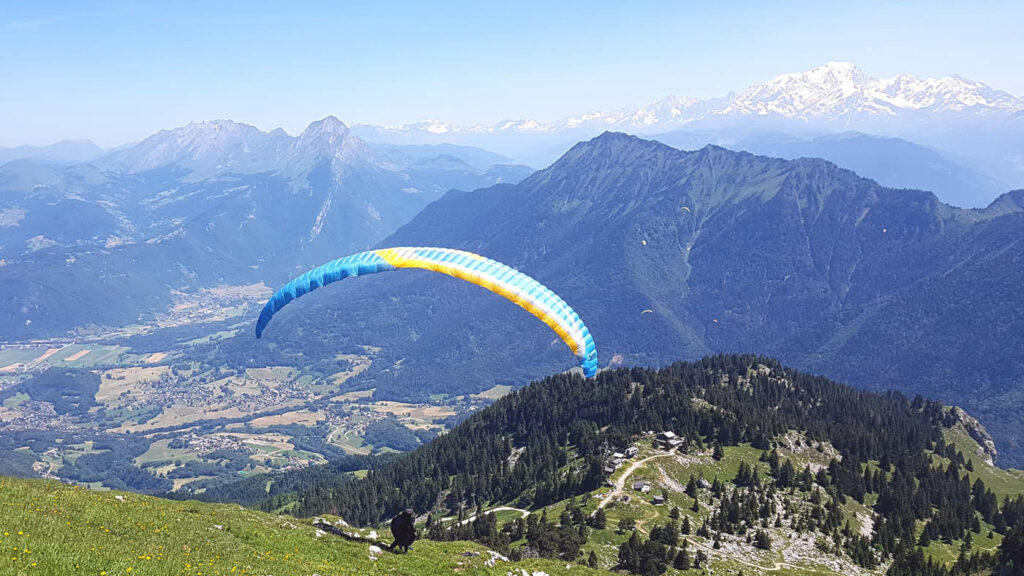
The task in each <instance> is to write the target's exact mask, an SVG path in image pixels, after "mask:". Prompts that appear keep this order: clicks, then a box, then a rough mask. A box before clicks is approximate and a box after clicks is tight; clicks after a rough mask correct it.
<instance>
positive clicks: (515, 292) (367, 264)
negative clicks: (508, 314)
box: [256, 247, 597, 378]
mask: <svg viewBox="0 0 1024 576" xmlns="http://www.w3.org/2000/svg"><path fill="white" fill-rule="evenodd" d="M402 268H422V269H424V270H433V271H434V272H440V273H442V274H447V275H449V276H454V277H456V278H460V279H462V280H465V281H467V282H472V283H473V284H476V285H477V286H482V287H484V288H486V289H488V290H490V291H491V292H495V293H497V294H500V295H502V296H504V297H505V298H507V299H509V300H511V301H512V302H515V303H516V304H518V305H519V306H521V307H523V308H525V309H526V310H527V311H529V312H530V313H531V314H533V315H534V316H536V317H537V318H540V319H541V321H543V322H544V323H545V324H547V325H548V326H549V327H551V329H552V330H554V331H555V333H556V334H558V336H559V337H560V338H561V339H562V341H563V342H565V343H566V345H568V346H569V348H570V349H571V350H572V351H573V353H575V354H576V356H577V357H578V358H579V359H580V367H581V368H583V375H584V376H585V377H587V378H591V377H593V376H594V375H595V374H597V348H596V347H595V346H594V339H593V338H591V337H590V331H589V330H588V329H587V327H586V325H585V324H583V321H582V320H581V319H580V317H579V316H578V315H577V314H576V312H575V311H574V310H573V309H572V308H570V307H569V305H568V304H566V303H565V301H564V300H562V299H561V298H559V296H558V295H557V294H555V293H554V292H552V291H551V290H549V289H547V288H546V287H545V286H544V285H543V284H541V283H540V282H537V281H536V280H534V279H533V278H530V277H529V276H527V275H526V274H523V273H522V272H519V271H518V270H516V269H514V268H512V267H509V266H506V265H504V264H502V263H501V262H496V261H494V260H491V259H490V258H484V257H483V256H480V255H478V254H473V253H472V252H465V251H462V250H452V249H449V248H421V247H403V248H384V249H381V250H371V251H369V252H361V253H359V254H353V255H351V256H346V257H344V258H339V259H337V260H333V261H331V262H328V263H327V264H324V265H322V266H319V267H317V268H314V269H312V270H310V271H309V272H306V273H305V274H303V275H302V276H299V277H298V278H295V279H294V280H292V281H291V282H289V283H288V284H286V285H285V286H284V287H283V288H281V289H280V290H278V291H277V292H276V293H275V294H274V295H273V296H272V297H271V298H270V300H269V301H268V302H267V303H266V305H265V306H264V307H263V311H262V312H260V318H259V320H258V321H257V322H256V337H257V338H259V337H260V336H262V334H263V330H264V329H265V328H266V327H267V323H268V322H270V319H271V318H272V317H273V316H274V314H275V313H276V312H277V311H278V310H280V309H281V308H283V307H284V306H285V305H286V304H288V303H289V302H291V301H292V300H294V299H296V298H298V297H300V296H302V295H303V294H306V293H307V292H310V291H312V290H315V289H317V288H319V287H321V286H326V285H327V284H330V283H331V282H337V281H338V280H343V279H345V278H348V277H349V276H363V275H366V274H376V273H378V272H389V271H392V270H399V269H402Z"/></svg>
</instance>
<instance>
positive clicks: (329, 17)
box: [0, 0, 1024, 146]
mask: <svg viewBox="0 0 1024 576" xmlns="http://www.w3.org/2000/svg"><path fill="white" fill-rule="evenodd" d="M127 4H128V3H127V2H124V3H121V2H110V3H106V2H81V1H73V2H22V1H7V0H0V146H12V145H17V144H46V143H50V142H53V141H56V140H59V139H61V138H82V137H86V138H92V139H93V140H95V141H96V142H97V143H99V144H101V145H104V146H111V145H116V144H121V143H123V142H126V141H130V140H137V139H141V138H143V137H145V136H147V135H149V134H151V133H153V132H155V131H157V130H159V129H161V128H170V127H175V126H179V125H183V124H186V123H188V122H189V121H192V120H208V119H214V118H231V119H234V120H237V121H241V122H247V123H251V124H255V125H256V126H259V127H260V128H262V129H264V130H268V129H271V128H274V127H278V126H281V127H283V128H284V129H285V130H287V131H289V132H292V133H295V132H297V131H301V129H302V128H303V127H304V126H305V125H306V124H308V123H309V122H310V121H312V120H314V119H318V118H321V117H323V116H326V115H328V114H334V115H336V116H338V117H339V118H341V119H342V120H344V121H345V122H348V123H374V124H386V125H394V124H401V123H407V122H415V121H419V120H423V119H427V118H436V119H440V120H445V121H451V122H456V123H459V124H473V123H493V122H496V121H498V120H501V119H506V118H534V119H538V120H545V121H546V120H554V119H557V118H560V117H562V116H566V115H569V114H574V113H578V112H583V111H591V110H611V109H617V108H620V107H622V106H626V105H630V104H645V103H647V102H649V101H651V100H655V99H658V98H661V97H663V96H666V95H668V94H678V95H685V96H695V97H706V96H714V95H720V94H724V93H726V92H728V91H729V90H741V89H743V88H745V87H746V86H747V85H748V84H751V83H754V82H761V81H764V80H767V79H769V78H771V77H772V76H774V75H776V74H780V73H784V72H796V71H801V70H805V69H808V68H811V67H814V66H817V65H820V64H823V63H825V62H826V61H829V60H846V61H851V62H854V63H856V64H857V65H858V66H860V67H861V68H863V69H864V70H865V71H866V72H868V73H869V74H872V75H875V76H892V75H895V74H899V73H904V72H907V73H914V74H917V75H920V76H941V75H946V74H960V75H962V76H965V77H968V78H971V79H975V80H979V81H982V82H985V83H987V84H990V85H992V86H994V87H996V88H1001V89H1004V90H1007V91H1009V92H1011V93H1012V94H1015V95H1017V96H1021V95H1024V72H1022V70H1024V34H1022V33H1021V30H1020V23H1021V22H1024V2H1009V1H1007V2H977V1H976V2H971V3H969V5H968V3H966V2H963V3H959V4H960V5H959V6H958V5H953V4H950V3H946V2H938V1H934V0H932V1H922V2H877V1H860V2H850V3H848V4H849V5H848V6H846V7H825V6H822V5H824V4H831V3H829V2H750V3H740V2H728V3H726V2H722V3H715V2H693V3H688V2H678V1H677V2H644V1H632V2H622V1H615V2H596V1H594V0H590V1H580V2H574V1H573V2H570V1H553V0H552V1H544V2H493V3H492V2H483V1H475V2H443V1H441V0H435V1H424V2H418V1H417V2H388V1H376V2H365V3H347V2H324V3H319V2H317V3H311V2H275V3H269V2H267V3H264V2H256V1H244V2H208V1H204V2H195V3H191V2H146V3H141V2H140V3H136V4H134V5H130V6H129V5H127ZM714 4H722V5H723V6H714Z"/></svg>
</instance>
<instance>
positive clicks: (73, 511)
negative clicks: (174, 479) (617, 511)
mask: <svg viewBox="0 0 1024 576" xmlns="http://www.w3.org/2000/svg"><path fill="white" fill-rule="evenodd" d="M0 550H2V551H3V556H0V573H2V574H5V575H7V574H10V575H12V576H21V575H26V576H27V575H37V574H38V575H54V576H65V575H71V574H88V575H94V576H114V575H123V574H132V575H135V574H139V575H161V574H174V575H178V576H180V575H185V574H187V575H194V576H200V575H217V574H261V575H263V574H273V575H274V576H287V575H292V574H294V575H303V576H309V575H310V574H322V575H324V576H326V575H328V574H330V575H335V574H408V575H420V574H423V575H435V574H453V573H456V572H463V573H471V574H496V575H497V574H500V575H502V576H504V575H505V574H507V573H509V572H510V571H512V570H513V568H515V569H517V570H518V569H520V568H522V569H526V570H529V571H530V573H531V574H532V573H533V571H543V572H546V573H547V574H550V575H552V576H554V575H557V574H567V573H569V572H570V571H571V573H572V574H601V573H603V572H597V571H592V570H589V569H586V568H584V567H582V566H578V565H573V566H572V568H571V569H567V568H566V564H565V563H564V562H552V561H544V560H526V561H523V562H520V563H517V564H514V565H513V564H506V563H504V562H498V563H497V566H495V567H488V566H486V565H485V561H486V560H487V559H488V558H490V555H489V554H487V552H486V549H485V548H483V547H482V546H479V545H477V544H472V543H466V542H445V543H438V542H429V541H422V542H418V543H417V545H416V546H415V550H414V551H413V552H411V553H410V554H408V555H395V554H389V553H387V552H385V553H383V554H381V555H380V557H379V558H378V559H377V560H376V561H372V560H370V559H369V553H368V551H369V544H367V543H359V542H350V541H347V540H343V539H341V538H338V537H335V536H331V535H322V536H319V537H318V536H317V530H316V529H315V528H313V527H312V526H311V525H310V524H308V523H306V522H305V521H301V520H296V519H294V518H290V517H279V516H273V515H269V514H264V513H260V512H254V511H250V510H245V509H242V508H240V507H238V506H235V505H216V504H205V503H197V502H173V501H168V500H161V499H159V498H153V497H148V496H140V495H137V494H130V493H118V492H99V491H91V490H86V489H83V488H78V487H72V486H67V485H64V484H61V483H58V482H50V481H41V480H20V479H14V478H0ZM469 551H473V552H480V553H481V554H480V555H479V556H476V557H464V556H462V554H463V553H464V552H469ZM517 574H521V573H519V572H517Z"/></svg>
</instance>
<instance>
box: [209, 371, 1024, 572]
mask: <svg viewBox="0 0 1024 576" xmlns="http://www.w3.org/2000/svg"><path fill="white" fill-rule="evenodd" d="M956 418H957V417H956V415H955V413H953V412H951V411H950V410H948V409H946V408H945V407H943V406H942V405H940V404H938V403H935V402H932V401H928V400H924V399H922V398H920V397H917V398H914V399H908V398H906V397H904V396H902V395H900V394H898V393H887V394H877V393H870V392H865V391H861V390H857V389H854V388H851V387H848V386H845V385H841V384H837V383H834V382H831V381H829V380H827V379H826V378H823V377H820V376H815V375H810V374H805V373H801V372H798V371H794V370H791V369H788V368H785V367H783V366H781V365H780V364H779V363H778V362H776V361H774V360H771V359H768V358H763V357H758V356H736V355H719V356H713V357H707V358H704V359H702V360H699V361H696V362H686V363H676V364H673V365H670V366H668V367H665V368H663V369H660V370H653V369H645V368H630V369H626V368H623V369H618V370H609V371H605V372H602V373H601V374H599V375H598V377H597V378H596V380H590V381H585V380H583V379H582V378H580V377H579V376H577V375H571V374H560V375H556V376H552V377H549V378H546V379H544V380H542V381H539V382H536V383H534V384H532V385H530V386H528V387H526V388H523V389H520V390H518V391H515V392H513V393H511V394H509V395H507V396H505V397H504V398H502V399H500V400H499V401H497V402H496V403H495V404H494V405H492V406H490V407H488V408H487V409H485V410H483V411H481V412H480V413H477V414H475V415H474V416H472V417H470V418H469V419H467V420H466V421H465V422H463V423H462V424H460V425H459V426H457V427H456V428H455V429H453V430H452V431H451V432H450V433H448V434H445V435H443V436H441V437H439V438H437V439H435V440H434V441H433V442H431V443H430V444H428V445H426V446H423V447H421V448H420V449H418V450H416V451H414V452H412V453H409V454H406V455H404V456H401V457H398V458H396V459H395V460H394V461H392V462H390V463H388V464H385V465H383V466H381V467H379V468H377V469H374V470H370V471H369V472H368V473H367V475H366V477H365V478H363V479H351V478H350V477H348V476H344V475H330V474H310V473H308V472H307V473H305V481H303V482H297V481H295V480H296V479H297V477H296V476H290V475H285V476H284V479H287V482H286V484H287V486H288V488H289V489H288V490H280V489H272V496H271V497H269V498H265V499H264V500H262V502H260V503H259V505H260V506H261V507H264V508H267V509H277V508H281V507H286V508H287V509H289V510H290V511H291V512H292V513H294V514H296V515H299V516H309V515H314V514H319V513H324V512H333V513H337V514H339V515H340V516H342V517H343V518H345V519H346V520H348V521H349V522H352V523H356V524H361V525H367V524H377V523H379V522H381V521H384V520H386V519H387V518H388V517H390V516H391V515H393V514H395V513H396V512H397V511H398V510H401V509H404V508H406V507H412V508H414V509H416V510H417V511H419V512H421V513H423V512H430V513H431V514H430V520H429V524H428V534H429V535H430V537H432V538H435V539H451V538H467V539H475V540H479V541H481V542H485V543H487V544H488V545H490V546H493V547H495V548H497V549H501V550H506V551H510V552H512V553H513V554H523V553H526V552H527V551H532V553H537V554H539V555H542V556H553V557H560V558H563V559H566V560H578V559H579V558H578V557H579V556H580V554H581V547H582V546H583V545H584V544H585V543H586V542H587V537H588V534H589V533H590V531H592V530H600V529H606V526H604V525H603V523H604V510H602V509H600V507H598V508H597V509H596V510H595V509H594V506H593V501H592V499H590V493H591V492H592V491H594V490H596V489H598V488H599V487H601V486H602V484H603V483H604V482H605V480H606V479H607V474H606V473H605V471H604V469H603V462H604V458H605V457H606V454H607V452H608V451H609V450H614V449H617V448H619V447H624V446H628V445H630V444H631V443H633V442H635V441H636V440H637V439H638V438H640V437H642V436H643V435H644V434H645V433H646V432H648V431H664V430H671V431H673V432H675V433H676V434H678V435H679V436H681V437H682V438H684V439H686V440H687V443H688V446H685V447H684V448H683V449H686V450H689V451H690V452H692V453H698V452H700V453H705V452H713V453H714V455H715V456H714V457H715V459H720V458H721V454H722V449H723V447H731V446H737V445H741V444H742V445H748V446H750V447H753V448H754V449H756V450H760V452H761V458H760V463H759V462H756V461H755V462H750V463H749V464H748V463H746V462H743V463H742V465H741V466H740V470H739V472H738V473H737V474H736V475H735V477H734V478H731V479H725V480H726V481H725V482H723V481H721V480H720V479H718V478H716V479H715V482H714V484H712V485H710V486H706V487H699V486H698V485H696V484H695V482H694V479H693V478H692V477H691V479H690V484H691V485H690V486H687V491H686V494H687V497H688V498H691V501H692V509H693V511H695V512H696V511H698V510H702V509H707V510H704V512H702V514H704V515H702V516H694V517H693V518H694V521H693V522H691V520H690V518H686V522H685V523H682V522H679V521H677V520H672V521H671V522H668V523H666V524H664V525H656V526H654V527H653V528H650V529H648V530H646V531H645V534H644V533H637V534H636V535H635V537H630V538H629V539H628V540H627V541H625V542H624V543H623V544H622V547H621V548H620V552H619V564H618V566H619V567H620V568H624V569H626V570H629V571H631V572H634V573H641V574H648V573H653V574H660V573H662V572H664V570H665V569H666V567H668V566H676V567H677V568H678V567H679V565H682V564H686V565H693V563H698V564H699V562H700V560H701V555H703V554H704V553H703V550H698V551H697V553H694V551H693V549H692V548H691V549H690V551H687V550H686V542H687V536H688V535H689V534H691V533H692V534H694V535H695V536H696V537H699V538H702V539H703V540H704V541H706V542H714V544H715V547H716V548H717V547H718V546H719V539H720V538H724V537H725V536H723V535H733V536H739V537H743V538H747V539H748V541H749V542H751V543H752V545H755V546H757V547H758V548H761V547H770V546H771V538H770V537H769V536H768V534H767V532H765V529H769V530H770V528H771V527H773V526H774V527H776V528H779V527H782V526H786V527H787V528H788V529H790V530H792V531H793V532H794V533H814V534H820V535H821V536H820V538H819V540H820V541H819V544H818V546H819V549H821V550H824V551H827V552H828V553H834V554H837V555H842V556H845V557H847V558H849V559H851V560H852V561H853V562H855V563H856V564H858V565H860V566H862V567H864V568H868V569H874V568H877V567H879V566H884V565H885V564H886V563H888V564H889V567H888V569H887V570H888V573H889V574H893V575H902V574H936V575H947V574H968V573H974V572H976V571H978V570H984V569H990V568H991V569H994V567H996V566H998V565H1000V563H1001V565H1002V566H1003V567H1004V568H1005V567H1006V566H1010V567H1011V569H1012V567H1013V566H1014V561H1013V560H1012V559H1011V557H1012V556H1013V554H1015V553H1016V554H1019V553H1020V550H1018V549H1016V548H1013V546H1015V544H1014V542H1019V541H1020V540H1021V538H1022V536H1021V531H1022V529H1024V528H1022V527H1024V500H1020V499H1016V500H1013V499H1008V498H1003V499H1000V498H998V497H997V496H996V494H995V493H994V492H993V491H992V490H991V489H990V488H988V487H986V486H985V484H984V482H983V481H982V480H981V479H976V480H975V481H973V482H972V481H971V478H970V477H969V474H968V472H969V471H971V470H973V466H974V461H973V459H972V458H976V457H978V456H977V455H972V454H966V455H965V454H963V453H962V452H960V451H958V450H957V448H956V447H955V446H953V445H952V444H949V443H947V442H946V441H944V439H943V429H944V427H949V426H952V425H954V424H955V423H956ZM789 431H800V432H801V433H802V434H803V435H804V437H805V438H806V439H807V441H808V442H809V443H826V442H827V443H828V444H829V445H830V446H831V447H833V448H834V450H835V455H834V457H832V459H831V461H830V462H829V464H828V466H827V467H823V468H820V469H818V470H817V471H812V470H811V468H810V467H807V466H797V465H794V463H793V462H792V461H791V460H790V459H789V458H786V457H780V453H779V449H778V447H779V445H778V441H777V439H778V438H779V437H780V436H782V435H785V434H787V432H789ZM712 449H713V450H712ZM751 465H753V466H751ZM251 482H252V481H250V483H251ZM239 489H240V486H238V485H228V486H225V487H221V488H219V489H215V490H213V491H211V492H210V493H208V494H206V495H204V497H205V498H210V499H225V500H231V499H237V500H246V499H248V500H249V501H250V502H251V499H252V498H253V497H254V494H253V493H252V491H249V492H248V493H247V494H246V495H245V496H243V495H242V494H241V493H240V492H239V493H237V494H236V493H235V491H236V490H239ZM691 491H692V493H691ZM782 495H786V496H787V497H788V499H785V498H782ZM578 499H579V500H578ZM848 500H850V501H853V502H856V503H858V504H859V505H863V506H867V507H868V509H870V510H871V512H872V514H873V516H874V522H873V529H872V530H870V535H865V534H862V533H858V532H857V531H855V530H852V529H851V527H850V523H849V520H850V518H849V514H848V513H847V512H845V511H844V508H843V506H844V503H846V502H847V501H848ZM559 502H567V503H565V506H564V509H563V512H562V514H561V517H560V518H558V519H557V520H556V519H551V520H549V519H548V518H547V514H546V511H545V510H543V508H544V507H546V506H549V505H552V504H555V503H559ZM501 504H504V505H513V506H516V507H519V508H526V509H532V510H539V511H543V512H544V514H542V515H537V514H534V515H531V516H530V518H529V522H523V521H516V522H509V523H506V524H505V526H503V527H500V526H498V525H497V523H496V522H494V519H493V516H478V517H477V518H476V520H474V521H472V522H468V521H467V522H466V523H464V524H459V523H453V522H443V521H441V520H439V518H441V517H442V516H445V515H453V516H456V517H457V518H458V519H460V520H461V519H462V518H466V517H467V513H468V512H469V511H472V510H483V509H484V508H485V507H491V506H497V505H501ZM588 506H590V508H588ZM583 510H586V511H587V513H584V512H583ZM591 510H594V512H593V513H590V511H591ZM598 512H600V513H599V514H598ZM673 512H676V511H675V510H674V511H673ZM598 517H599V518H600V520H598ZM678 517H679V516H678V515H677V516H676V518H678ZM698 518H699V519H700V520H699V521H698V520H697V519H698ZM598 524H601V525H598ZM691 524H692V526H691ZM983 524H984V526H988V527H991V528H984V527H983ZM617 528H618V529H619V530H620V531H623V530H624V531H626V532H628V531H630V530H632V529H633V527H632V526H630V525H628V524H624V525H619V526H618V527H617ZM983 531H984V532H987V534H988V536H989V537H997V536H995V534H998V535H999V536H998V537H1002V536H1005V538H1003V539H1002V542H1003V548H1004V549H1003V550H1002V551H1001V552H999V553H996V552H994V551H992V550H988V551H982V550H979V549H976V548H972V546H971V544H970V542H971V540H972V539H973V538H980V537H981V534H982V532H983ZM932 540H936V541H943V542H947V543H951V542H966V544H964V545H962V548H961V555H960V557H959V558H957V559H956V562H955V563H945V564H944V563H941V562H936V561H934V560H933V559H931V558H930V557H927V556H926V555H925V554H924V552H923V551H924V550H925V549H927V546H928V545H929V544H930V542H931V541H932ZM517 541H522V542H523V544H522V545H520V546H516V547H511V548H510V545H511V544H512V543H514V542H517ZM681 554H682V555H685V556H686V558H685V560H684V559H682V558H679V559H678V560H677V558H678V557H679V556H680V555H681ZM703 559H704V560H705V561H706V556H705V557H704V558H703ZM594 561H596V558H595V559H594ZM676 562H678V564H675V563H676ZM1016 562H1017V565H1020V560H1019V559H1018V560H1017V561H1016ZM1007 573H1015V572H1012V571H1011V572H1007Z"/></svg>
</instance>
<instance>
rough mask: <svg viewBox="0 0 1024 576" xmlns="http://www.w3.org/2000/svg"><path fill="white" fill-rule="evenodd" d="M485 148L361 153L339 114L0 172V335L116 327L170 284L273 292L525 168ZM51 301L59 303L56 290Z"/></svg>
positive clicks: (202, 133)
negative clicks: (299, 124)
mask: <svg viewBox="0 0 1024 576" xmlns="http://www.w3.org/2000/svg"><path fill="white" fill-rule="evenodd" d="M505 161H506V159H504V158H502V157H500V156H498V155H495V154H491V153H488V152H485V151H482V150H476V149H467V148H464V147H456V146H419V147H402V146H391V145H376V144H369V143H367V142H365V141H363V140H361V139H360V138H358V137H356V136H354V135H352V134H351V133H350V132H349V130H348V128H347V127H346V126H345V125H344V124H343V123H342V122H340V121H339V120H337V119H336V118H333V117H329V118H326V119H324V120H321V121H318V122H314V123H313V124H311V125H310V126H309V128H308V129H307V130H305V131H304V132H303V133H302V134H301V135H299V136H298V137H294V138H293V137H291V136H288V135H287V134H285V133H284V132H283V131H281V130H275V131H273V132H270V133H264V132H261V131H260V130H258V129H256V128H255V127H252V126H247V125H244V124H238V123H235V122H230V121H216V122H205V123H200V124H192V125H189V126H186V127H183V128H179V129H175V130H165V131H162V132H160V133H158V134H155V135H154V136H152V137H150V138H147V139H146V140H144V141H142V142H140V143H139V144H137V145H134V146H131V147H127V148H124V149H120V150H117V151H114V152H112V153H109V154H107V155H104V156H102V157H100V158H97V159H95V160H94V161H93V162H92V164H81V165H74V166H60V165H54V164H48V163H40V162H38V161H34V160H17V161H13V162H9V163H7V164H6V165H3V166H0V194H2V195H0V264H2V265H0V289H2V290H3V292H4V294H5V295H6V297H8V298H10V300H11V301H12V302H14V304H15V305H13V306H9V307H4V308H3V310H2V311H0V324H2V325H3V326H4V330H3V334H0V337H2V338H4V339H13V338H24V337H33V336H40V335H48V334H53V333H61V332H63V331H66V330H68V329H71V328H75V327H81V326H85V325H93V324H101V325H118V324H121V323H127V322H132V321H135V320H136V319H137V318H138V316H139V315H140V314H142V313H144V312H153V311H162V310H163V309H165V308H166V307H167V305H168V304H169V299H170V295H171V291H172V290H189V289H195V288H197V287H202V286H210V285H214V284H218V283H228V284H247V283H252V282H260V281H266V282H267V283H269V284H276V283H278V282H280V281H282V280H283V279H285V278H286V277H288V276H289V275H290V274H292V273H294V272H295V271H297V270H302V269H304V267H308V266H311V265H313V264H315V263H319V262H320V261H323V260H325V259H328V258H331V257H333V256H336V255H337V254H339V253H345V252H350V251H355V250H360V249H365V248H367V247H369V246H371V245H372V244H374V243H376V242H378V241H379V240H381V239H383V238H384V237H386V236H387V235H388V234H390V233H391V232H393V231H394V230H395V229H396V228H398V226H400V225H402V224H404V223H405V222H407V221H408V220H409V219H410V218H412V217H413V216H414V215H415V214H416V213H417V212H419V211H420V210H421V209H422V208H423V207H424V206H426V205H427V204H428V203H430V202H431V201H433V200H435V199H437V198H438V197H440V196H441V195H442V194H444V193H445V192H446V191H448V190H449V189H452V188H463V189H475V188H479V187H481V186H488V185H492V184H495V183H499V182H517V181H519V180H520V179H522V178H523V177H525V176H526V175H528V174H529V173H530V172H531V170H530V169H529V168H527V167H525V166H516V165H510V164H504V163H503V162H505ZM57 294H61V295H62V296H60V297H57V296H56V295H57Z"/></svg>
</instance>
